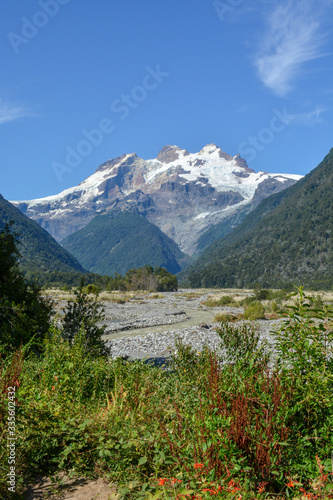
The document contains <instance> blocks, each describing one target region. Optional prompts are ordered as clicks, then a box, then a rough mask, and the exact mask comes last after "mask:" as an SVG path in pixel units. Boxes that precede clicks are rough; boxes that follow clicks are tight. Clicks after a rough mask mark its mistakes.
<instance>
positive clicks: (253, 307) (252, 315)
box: [244, 300, 265, 321]
mask: <svg viewBox="0 0 333 500" xmlns="http://www.w3.org/2000/svg"><path fill="white" fill-rule="evenodd" d="M264 317H265V308H264V306H263V304H262V303H261V302H259V301H257V300H256V301H254V302H251V303H250V305H249V306H248V307H247V308H246V309H245V311H244V318H245V319H248V320H251V321H253V320H256V319H263V318H264Z"/></svg>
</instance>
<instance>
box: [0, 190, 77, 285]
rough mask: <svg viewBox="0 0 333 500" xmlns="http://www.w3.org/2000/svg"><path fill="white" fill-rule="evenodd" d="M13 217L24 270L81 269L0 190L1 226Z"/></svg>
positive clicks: (75, 270) (32, 272)
mask: <svg viewBox="0 0 333 500" xmlns="http://www.w3.org/2000/svg"><path fill="white" fill-rule="evenodd" d="M10 221H13V225H12V232H13V233H14V234H17V236H18V241H19V242H18V249H19V251H20V254H21V257H20V259H19V261H20V266H21V268H22V269H23V271H24V272H25V273H28V274H29V275H30V276H33V275H34V273H36V272H37V274H40V273H41V272H45V273H48V272H50V271H64V272H75V273H84V272H86V271H85V269H83V267H82V266H81V264H79V262H78V261H77V260H76V259H75V257H73V256H72V255H71V254H70V253H69V252H68V251H67V250H65V249H64V248H62V247H61V245H59V243H57V242H56V241H55V240H54V238H52V236H51V235H50V234H49V233H48V232H47V231H46V230H45V229H43V228H42V227H40V225H39V224H38V223H37V222H35V221H33V220H31V219H29V218H28V217H27V216H26V215H24V214H22V212H21V211H20V210H19V209H18V208H16V207H15V206H14V205H12V204H11V203H10V202H9V201H7V200H6V199H5V198H4V197H3V196H2V195H1V194H0V229H2V228H3V227H4V226H5V225H6V224H8V223H9V222H10Z"/></svg>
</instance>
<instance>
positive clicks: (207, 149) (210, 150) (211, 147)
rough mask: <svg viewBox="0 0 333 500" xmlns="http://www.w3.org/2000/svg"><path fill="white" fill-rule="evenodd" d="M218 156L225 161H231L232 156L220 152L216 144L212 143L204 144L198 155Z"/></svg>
mask: <svg viewBox="0 0 333 500" xmlns="http://www.w3.org/2000/svg"><path fill="white" fill-rule="evenodd" d="M216 153H217V154H218V156H219V157H220V158H224V159H225V160H227V161H231V160H232V159H233V157H232V156H230V155H228V154H227V153H225V152H224V151H222V149H221V148H219V147H218V146H217V145H216V144H214V143H213V142H212V143H211V144H206V146H204V147H203V148H202V149H201V151H199V153H198V154H199V155H207V154H208V155H212V154H216Z"/></svg>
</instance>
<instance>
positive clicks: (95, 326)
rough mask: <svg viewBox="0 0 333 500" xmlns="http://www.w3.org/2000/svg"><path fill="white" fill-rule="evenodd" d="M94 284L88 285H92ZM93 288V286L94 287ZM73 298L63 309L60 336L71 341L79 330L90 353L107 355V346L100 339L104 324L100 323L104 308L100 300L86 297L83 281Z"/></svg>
mask: <svg viewBox="0 0 333 500" xmlns="http://www.w3.org/2000/svg"><path fill="white" fill-rule="evenodd" d="M94 286H95V285H89V287H94ZM94 290H95V288H94ZM74 295H75V300H74V302H73V301H68V302H67V305H66V308H65V310H64V312H65V315H64V318H63V321H62V336H63V338H64V339H66V340H68V341H69V342H71V343H73V342H74V340H75V337H76V336H77V335H78V333H79V332H81V333H82V337H83V338H84V348H85V350H86V352H89V353H90V354H91V355H107V354H108V348H107V347H106V345H105V342H104V341H103V340H102V335H103V334H104V330H105V328H106V325H101V322H102V321H103V320H104V308H103V306H102V304H101V303H100V302H98V301H97V295H96V298H95V300H94V299H91V298H89V297H88V295H87V293H86V292H85V291H84V287H83V283H81V286H80V288H78V289H77V290H75V291H74Z"/></svg>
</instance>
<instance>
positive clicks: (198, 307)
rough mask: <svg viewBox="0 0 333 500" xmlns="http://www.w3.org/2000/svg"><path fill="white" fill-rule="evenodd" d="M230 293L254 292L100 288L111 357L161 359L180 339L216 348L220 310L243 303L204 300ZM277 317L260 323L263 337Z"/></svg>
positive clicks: (236, 309)
mask: <svg viewBox="0 0 333 500" xmlns="http://www.w3.org/2000/svg"><path fill="white" fill-rule="evenodd" d="M227 294H230V295H231V294H232V295H233V297H234V298H235V300H236V301H237V300H240V299H242V298H244V297H246V296H247V295H250V294H252V291H251V290H240V291H237V290H221V291H218V290H188V289H186V290H179V291H178V292H169V293H145V292H124V293H121V292H111V293H102V294H101V296H100V297H99V300H100V301H101V302H102V303H103V306H104V308H105V324H106V330H105V340H106V342H107V344H108V346H109V347H110V351H111V356H112V357H113V358H116V357H118V356H127V357H129V358H131V359H143V358H153V359H155V360H156V361H157V360H158V359H161V360H163V359H164V358H167V357H169V356H171V355H172V354H174V353H175V351H176V347H175V344H176V341H177V339H181V340H182V341H183V342H184V343H185V344H190V345H191V346H192V347H193V348H194V349H196V350H197V351H200V350H202V349H203V347H204V346H208V347H209V348H211V349H217V350H218V348H219V344H220V339H219V337H218V335H217V334H216V326H217V323H216V322H215V316H216V314H217V313H221V312H222V313H232V314H235V315H237V314H239V313H242V312H243V308H242V307H240V306H239V305H238V307H236V306H235V307H225V306H224V307H221V306H219V307H208V306H207V305H205V302H206V301H207V299H208V298H212V297H213V298H214V297H216V298H220V297H221V296H223V295H227ZM55 299H56V301H55V302H56V305H57V308H58V310H60V309H61V308H62V307H64V305H65V303H66V302H65V300H64V297H58V298H56V297H55ZM236 304H237V302H236ZM276 322H277V323H279V320H277V321H268V320H259V321H257V322H256V324H257V326H258V328H259V331H260V333H261V335H262V338H263V339H266V340H268V341H270V340H271V337H270V331H271V330H272V329H274V328H275V327H276Z"/></svg>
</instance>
